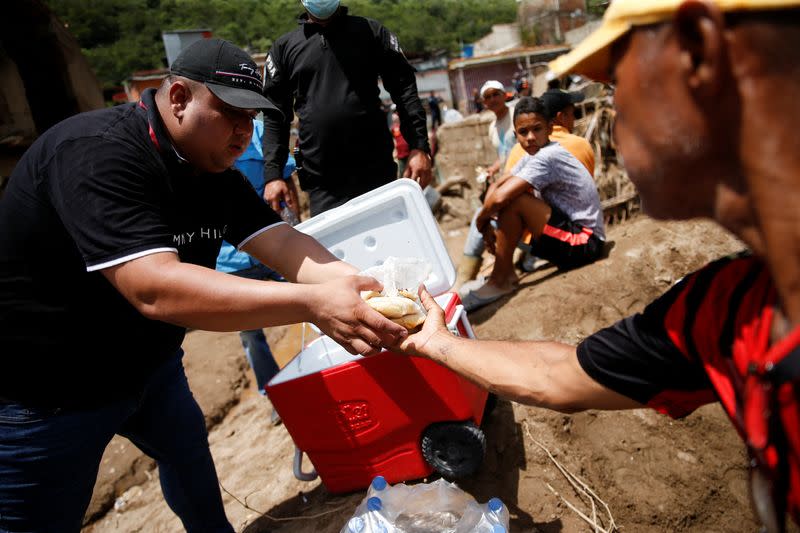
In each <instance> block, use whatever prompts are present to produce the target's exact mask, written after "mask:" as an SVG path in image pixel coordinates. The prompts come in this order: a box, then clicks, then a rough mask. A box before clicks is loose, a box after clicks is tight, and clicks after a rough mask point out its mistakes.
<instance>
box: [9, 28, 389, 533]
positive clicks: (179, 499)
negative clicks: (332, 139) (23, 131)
mask: <svg viewBox="0 0 800 533" xmlns="http://www.w3.org/2000/svg"><path fill="white" fill-rule="evenodd" d="M260 90H261V79H260V75H259V73H258V71H257V69H256V65H255V63H254V62H253V61H252V59H251V58H250V57H249V56H248V55H247V54H246V53H245V52H243V51H242V50H240V49H238V48H236V47H235V46H233V45H232V44H230V43H228V42H225V41H221V40H217V39H209V40H202V41H199V42H197V43H194V44H192V45H191V46H190V47H188V48H187V49H186V50H184V51H183V52H182V54H181V55H180V56H179V57H178V58H177V59H176V60H175V62H174V64H173V66H172V69H171V73H170V75H169V77H168V78H167V79H166V80H165V81H164V83H163V84H162V85H161V86H160V87H159V88H158V89H157V90H153V89H151V90H148V91H146V92H145V93H144V94H143V96H142V100H141V101H139V102H137V103H135V104H128V105H124V106H118V107H115V108H110V109H104V110H100V111H94V112H90V113H84V114H81V115H77V116H75V117H72V118H69V119H67V120H65V121H63V122H61V123H59V124H57V125H55V126H53V127H52V128H51V129H49V130H48V131H47V132H45V133H44V134H43V135H42V136H41V137H39V139H38V140H37V141H36V142H35V143H34V144H33V145H32V146H31V148H30V149H29V150H28V151H27V152H26V153H25V154H24V155H23V157H22V158H21V159H20V161H19V163H18V164H17V166H16V168H15V170H14V172H13V173H12V175H11V178H10V180H9V184H8V189H7V191H6V193H5V194H4V195H3V197H2V199H0V224H2V226H3V227H4V228H7V229H9V228H13V229H12V230H10V231H4V232H2V235H0V531H23V530H24V531H78V530H80V527H81V522H82V519H83V515H84V512H85V510H86V507H87V505H88V503H89V500H90V497H91V493H92V487H93V485H94V481H95V477H96V474H97V470H98V466H99V462H100V458H101V456H102V453H103V450H104V449H105V447H106V445H107V444H108V442H109V441H110V440H111V438H112V437H113V435H114V434H120V435H124V436H126V437H127V438H129V439H130V440H131V441H132V442H134V443H135V444H136V445H137V446H138V447H139V448H141V449H142V450H143V451H145V452H146V453H147V454H148V455H150V456H152V457H153V458H155V459H156V460H157V461H158V465H159V475H160V477H161V484H162V488H163V492H164V496H165V498H166V500H167V503H168V504H169V505H170V507H171V508H172V509H173V511H175V513H176V514H177V515H178V516H179V517H180V519H181V520H182V522H183V525H184V527H185V528H186V530H187V531H226V532H228V531H232V528H231V526H230V524H229V523H228V521H227V519H226V517H225V512H224V509H223V506H222V501H221V497H220V493H219V487H218V484H217V477H216V473H215V470H214V465H213V462H212V459H211V455H210V453H209V449H208V440H207V435H206V432H205V424H204V420H203V414H202V412H201V411H200V409H199V407H198V405H197V403H196V402H195V400H194V398H193V397H192V394H191V392H190V390H189V388H188V385H187V382H186V377H185V375H184V372H183V366H182V364H181V356H182V351H181V348H180V347H181V343H182V341H183V337H184V334H185V331H186V330H185V328H186V327H192V328H197V329H207V330H216V331H240V330H247V329H255V328H260V327H264V326H268V325H279V324H287V323H293V322H302V321H308V322H314V323H315V324H317V325H318V326H319V327H320V328H321V329H322V330H323V331H325V332H326V333H328V334H329V335H331V336H332V337H333V338H335V339H336V340H337V342H339V343H340V344H342V345H343V346H344V347H345V348H346V349H348V350H349V351H350V352H352V353H364V354H368V353H373V352H375V351H376V349H375V348H373V346H377V345H379V344H382V343H383V344H388V341H390V340H392V339H397V338H400V337H401V336H403V335H405V330H404V329H403V328H401V327H400V326H397V325H395V324H394V323H392V322H390V321H388V320H387V319H385V318H384V317H383V316H381V315H380V314H378V313H377V312H375V311H373V310H372V309H371V308H370V307H369V306H367V305H366V304H365V303H364V302H363V301H362V300H361V298H360V296H359V291H360V290H363V289H376V288H379V287H380V285H379V284H378V283H377V282H376V281H375V280H371V279H370V278H360V277H355V276H353V275H352V274H355V273H356V272H357V270H356V269H355V268H354V267H352V266H350V265H348V264H346V263H343V262H341V261H338V260H337V259H336V258H335V257H334V256H333V255H331V254H330V253H328V252H327V251H326V250H325V249H324V248H323V247H322V246H321V245H319V243H317V242H316V241H314V240H313V239H311V238H309V237H306V236H304V235H302V234H300V233H298V232H296V231H295V230H294V229H293V228H291V227H290V226H288V225H287V224H285V223H283V222H282V221H281V220H280V218H279V217H278V216H277V215H276V214H275V213H274V212H273V211H272V210H271V209H270V208H269V207H268V206H267V205H266V204H265V203H264V202H263V201H262V200H261V198H259V196H258V194H256V193H255V191H254V190H253V189H252V187H251V186H250V185H249V183H248V181H247V179H246V178H244V176H242V175H241V174H240V173H239V172H238V171H235V170H232V169H231V166H232V165H233V163H234V161H235V160H236V159H237V157H239V156H240V155H241V154H242V152H243V151H244V149H245V148H246V147H247V144H248V143H249V142H250V138H251V134H252V127H253V126H252V118H253V116H254V115H255V114H256V112H257V111H258V110H259V109H263V110H264V111H265V112H266V113H268V114H269V113H274V112H276V111H275V109H274V106H272V105H271V104H270V103H269V101H267V100H266V99H265V98H264V97H263V96H262V95H261V93H260ZM223 238H224V239H225V240H227V241H228V242H230V243H232V244H234V245H236V246H237V247H239V248H241V249H243V250H245V251H247V252H248V253H250V254H252V255H253V256H255V257H257V258H258V259H259V260H261V261H263V262H268V263H269V264H270V265H271V266H273V267H275V268H276V270H278V271H280V272H281V273H282V274H283V275H284V276H285V277H286V278H287V279H289V280H290V281H293V282H301V283H306V284H298V283H274V282H262V281H256V280H248V279H243V278H238V277H234V276H229V275H226V274H223V273H219V272H215V271H214V264H215V259H216V256H217V253H218V252H219V248H220V243H221V241H222V239H223ZM43 331H46V332H47V334H46V335H44V334H42V332H43Z"/></svg>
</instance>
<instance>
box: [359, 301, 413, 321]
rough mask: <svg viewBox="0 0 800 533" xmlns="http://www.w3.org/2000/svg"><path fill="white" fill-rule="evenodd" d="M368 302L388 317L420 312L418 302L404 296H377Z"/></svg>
mask: <svg viewBox="0 0 800 533" xmlns="http://www.w3.org/2000/svg"><path fill="white" fill-rule="evenodd" d="M367 303H368V304H369V306H370V307H372V308H373V309H375V310H376V311H377V312H379V313H380V314H382V315H383V316H385V317H386V318H401V317H403V316H406V315H413V314H416V313H419V306H418V305H417V303H416V302H415V301H414V300H410V299H408V298H406V297H404V296H377V297H375V298H370V299H369V300H367Z"/></svg>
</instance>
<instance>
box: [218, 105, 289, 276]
mask: <svg viewBox="0 0 800 533" xmlns="http://www.w3.org/2000/svg"><path fill="white" fill-rule="evenodd" d="M263 137H264V123H263V122H261V121H260V120H253V137H252V138H251V139H250V144H249V145H248V146H247V149H246V150H245V151H244V153H243V154H242V155H241V156H239V159H237V160H236V162H235V163H234V165H233V166H235V167H236V168H237V169H239V171H240V172H241V173H242V174H244V175H245V177H246V178H247V179H248V180H249V181H250V184H251V185H252V186H253V188H254V189H255V190H256V192H258V194H259V196H261V197H263V196H264V187H265V186H266V182H265V181H264V152H263V151H262V148H261V139H262V138H263ZM294 170H295V162H294V158H293V157H292V156H291V155H290V156H289V159H288V160H287V161H286V165H285V166H284V167H283V179H289V178H290V177H291V175H292V172H294ZM258 264H259V262H258V260H257V259H255V258H254V257H251V256H250V255H248V254H247V253H245V252H241V251H238V250H237V249H236V248H235V247H234V246H233V245H231V244H230V243H228V242H227V241H222V248H220V251H219V255H218V256H217V270H219V271H220V272H237V271H239V270H246V269H248V268H252V267H254V266H256V265H258Z"/></svg>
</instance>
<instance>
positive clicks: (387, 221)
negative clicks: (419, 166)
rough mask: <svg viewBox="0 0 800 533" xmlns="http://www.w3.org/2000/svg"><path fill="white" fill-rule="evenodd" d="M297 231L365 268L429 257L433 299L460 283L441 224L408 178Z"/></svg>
mask: <svg viewBox="0 0 800 533" xmlns="http://www.w3.org/2000/svg"><path fill="white" fill-rule="evenodd" d="M295 229H297V230H299V231H302V232H303V233H305V234H307V235H310V236H312V237H314V238H315V239H317V240H318V241H319V242H320V243H322V245H323V246H325V247H326V248H327V249H328V250H330V251H331V252H332V253H333V254H334V255H335V256H336V257H338V258H339V259H341V260H343V261H347V262H348V263H350V264H352V265H354V266H356V267H357V268H359V269H361V270H365V269H367V268H369V267H371V266H377V265H381V264H383V262H384V261H385V260H386V258H387V257H389V256H395V257H418V258H420V259H424V260H426V261H428V262H429V263H430V264H431V273H430V275H429V276H428V278H427V279H426V280H425V287H426V288H427V289H428V291H429V292H430V293H431V294H433V295H434V296H436V295H439V294H443V293H445V292H447V291H449V290H450V288H451V287H452V286H453V284H454V283H455V280H456V269H455V267H454V266H453V262H452V261H451V260H450V255H449V254H448V253H447V247H446V246H445V244H444V240H443V239H442V236H441V234H440V233H439V225H438V224H437V223H436V219H435V218H434V217H433V213H431V209H430V206H429V205H428V202H427V201H426V200H425V195H424V194H423V193H422V189H421V188H420V186H419V184H417V183H416V182H415V181H412V180H409V179H398V180H395V181H393V182H391V183H388V184H386V185H384V186H382V187H379V188H377V189H375V190H372V191H370V192H368V193H365V194H362V195H361V196H359V197H357V198H353V199H352V200H350V201H349V202H347V203H346V204H344V205H342V206H339V207H336V208H334V209H331V210H330V211H326V212H324V213H321V214H319V215H317V216H315V217H313V218H311V219H309V220H306V221H305V222H301V223H300V224H298V225H297V226H295Z"/></svg>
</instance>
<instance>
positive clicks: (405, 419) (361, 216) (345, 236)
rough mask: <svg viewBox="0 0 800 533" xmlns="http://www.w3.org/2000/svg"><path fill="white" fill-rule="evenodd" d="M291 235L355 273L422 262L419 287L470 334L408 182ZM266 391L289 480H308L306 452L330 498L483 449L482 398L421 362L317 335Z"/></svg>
mask: <svg viewBox="0 0 800 533" xmlns="http://www.w3.org/2000/svg"><path fill="white" fill-rule="evenodd" d="M296 229H298V230H299V231H302V232H304V233H307V234H308V235H311V236H313V237H314V238H316V239H317V240H318V241H319V242H320V243H322V244H323V245H324V246H325V247H326V248H328V249H329V250H330V251H331V252H332V253H333V254H334V255H335V256H336V257H338V258H340V259H343V260H344V261H347V262H349V263H350V264H353V265H355V266H356V267H358V268H360V269H362V270H366V269H368V268H369V267H373V266H376V265H382V264H384V261H385V260H386V258H387V257H390V256H395V257H410V258H422V259H424V260H425V261H426V262H427V263H428V264H429V265H430V266H431V271H430V274H429V275H428V278H427V279H426V280H425V286H426V287H427V288H428V290H429V291H430V292H431V294H433V295H434V296H436V301H437V302H438V303H439V305H440V306H441V307H442V308H443V309H444V310H445V313H446V318H447V325H448V328H449V329H450V330H451V331H452V332H453V333H455V334H458V335H461V336H463V337H474V333H473V332H472V328H471V326H470V324H469V321H468V319H467V316H466V313H465V312H464V308H463V306H462V305H460V304H461V302H460V300H459V298H458V296H457V295H456V294H454V293H451V292H448V291H449V290H450V288H451V287H452V286H453V283H454V282H455V268H454V266H453V263H452V261H451V260H450V257H449V255H448V253H447V249H446V247H445V245H444V241H443V239H442V237H441V234H440V233H439V228H438V225H437V223H436V220H435V219H434V218H433V215H432V213H431V210H430V207H429V204H428V203H427V201H426V199H425V196H424V195H423V191H422V189H420V187H419V185H417V184H416V183H415V182H413V181H411V180H405V179H404V180H396V181H394V182H392V183H390V184H387V185H384V186H383V187H380V188H378V189H375V190H373V191H370V192H368V193H366V194H364V195H362V196H360V197H358V198H355V199H353V200H351V201H349V202H348V203H346V204H344V205H342V206H340V207H337V208H335V209H332V210H330V211H326V212H325V213H322V214H320V215H317V216H316V217H314V218H312V219H310V220H307V221H305V222H303V223H301V224H299V225H298V226H296ZM410 289H413V288H410ZM266 391H267V394H268V395H269V398H270V400H271V401H272V404H273V406H274V407H275V409H276V410H277V411H278V414H280V416H281V418H282V420H283V423H284V425H285V426H286V429H287V430H288V431H289V434H290V435H291V436H292V439H293V440H294V442H295V444H296V446H297V449H298V452H297V454H296V456H295V464H294V467H295V475H296V476H297V477H298V478H299V479H307V480H311V479H314V478H315V477H316V475H315V474H313V473H311V474H304V473H303V472H302V468H301V462H302V453H303V452H304V453H305V454H307V455H308V457H309V459H310V460H311V462H312V463H313V465H314V469H315V470H316V474H318V475H319V477H320V478H321V479H322V482H323V483H324V484H325V487H326V488H327V489H328V490H329V491H330V492H334V493H339V492H348V491H353V490H358V489H363V488H365V487H367V486H368V485H369V484H370V482H371V481H372V478H374V477H375V476H378V475H380V476H383V477H385V478H386V481H388V482H389V483H398V482H401V481H406V480H411V479H419V478H423V477H426V476H428V475H430V474H431V473H432V472H433V471H434V468H433V467H432V466H431V464H429V461H430V462H433V463H436V470H437V471H442V470H445V471H446V470H447V469H446V468H442V465H443V464H444V465H445V467H447V466H448V465H449V464H450V463H448V462H447V461H448V460H449V459H448V454H449V453H450V452H449V450H456V449H457V448H458V446H459V444H460V443H461V442H467V443H471V444H470V446H472V447H471V448H468V449H467V448H465V449H466V450H467V451H468V452H469V454H471V455H472V458H473V459H475V461H472V463H471V464H472V466H474V467H475V468H477V465H479V464H480V460H482V455H483V451H484V450H485V444H486V443H485V437H484V435H483V433H482V432H481V431H480V429H479V428H478V427H477V426H479V425H480V423H481V419H482V417H483V410H484V406H485V404H486V399H487V393H486V392H485V391H483V390H482V389H480V388H478V387H477V386H476V385H474V384H472V383H471V382H469V381H467V380H465V379H463V378H461V377H459V376H458V375H456V374H455V373H454V372H452V371H450V370H448V369H446V368H445V367H442V366H440V365H438V364H436V363H434V362H432V361H430V360H427V359H422V358H416V357H409V356H405V355H401V354H396V353H392V352H383V353H381V354H378V355H375V356H372V357H368V358H364V357H361V356H358V355H351V354H349V353H347V352H346V351H345V350H344V348H342V347H341V346H339V345H338V344H337V343H335V342H334V341H332V340H331V339H330V338H328V337H326V336H322V337H320V338H318V339H316V340H314V341H313V342H311V343H310V344H309V345H308V346H305V347H303V349H302V350H301V351H300V353H298V355H297V356H296V357H295V358H294V359H292V360H291V361H290V362H289V363H288V364H287V365H286V366H285V367H284V368H283V369H281V371H280V372H279V373H278V374H277V375H276V376H275V377H274V378H273V379H272V380H271V381H270V382H269V384H268V385H267V387H266ZM447 423H453V424H452V425H448V424H447ZM432 424H433V425H434V426H433V427H431V425H432ZM428 428H431V429H430V430H428ZM426 430H428V431H426ZM451 430H454V431H451ZM432 435H433V436H432ZM451 435H454V437H453V440H450V438H451ZM462 436H464V437H465V438H462ZM434 437H435V438H434ZM473 437H474V438H473ZM433 443H438V444H437V445H434V444H433ZM423 445H424V446H425V452H423ZM437 446H438V447H437ZM469 454H467V455H469ZM425 457H428V461H426V459H425ZM437 458H442V459H441V461H439V460H438V459H437ZM457 459H458V458H457ZM470 468H471V467H470Z"/></svg>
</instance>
